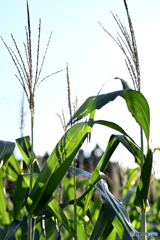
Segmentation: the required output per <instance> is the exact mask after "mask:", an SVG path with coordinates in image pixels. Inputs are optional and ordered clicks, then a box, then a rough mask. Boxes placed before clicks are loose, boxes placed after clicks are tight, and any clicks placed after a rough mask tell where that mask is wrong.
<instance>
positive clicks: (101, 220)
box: [90, 205, 113, 240]
mask: <svg viewBox="0 0 160 240" xmlns="http://www.w3.org/2000/svg"><path fill="white" fill-rule="evenodd" d="M100 229H101V230H100ZM105 229H107V231H105ZM112 230H113V225H112V224H111V222H110V220H109V218H108V216H107V214H106V211H105V208H104V205H102V207H101V210H100V213H99V216H98V219H97V221H96V224H95V226H94V229H93V232H92V234H91V237H90V240H99V239H107V238H108V236H109V235H110V234H111V232H112Z"/></svg>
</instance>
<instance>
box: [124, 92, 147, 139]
mask: <svg viewBox="0 0 160 240" xmlns="http://www.w3.org/2000/svg"><path fill="white" fill-rule="evenodd" d="M121 96H122V97H123V98H124V99H125V100H126V103H127V106H128V109H129V111H130V112H131V113H132V115H133V117H134V118H135V119H136V121H137V123H138V124H139V125H140V126H141V127H142V128H143V130H144V132H145V135H146V138H147V141H149V132H150V110H149V105H148V102H147V100H146V99H145V97H144V96H143V95H142V93H140V92H138V91H134V90H128V91H126V92H123V93H122V94H121Z"/></svg>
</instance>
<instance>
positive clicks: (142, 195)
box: [134, 149, 153, 211]
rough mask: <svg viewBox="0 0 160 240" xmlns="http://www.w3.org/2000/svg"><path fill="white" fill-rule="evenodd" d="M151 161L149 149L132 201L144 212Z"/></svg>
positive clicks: (151, 156)
mask: <svg viewBox="0 0 160 240" xmlns="http://www.w3.org/2000/svg"><path fill="white" fill-rule="evenodd" d="M152 161H153V153H152V151H151V150H150V149H149V150H148V153H147V156H146V159H145V162H144V164H143V168H142V172H141V177H140V179H139V183H138V187H137V192H136V198H135V200H134V204H135V205H136V206H138V207H140V208H141V209H143V210H145V211H146V209H147V207H148V205H147V197H148V190H149V185H150V177H151V171H152Z"/></svg>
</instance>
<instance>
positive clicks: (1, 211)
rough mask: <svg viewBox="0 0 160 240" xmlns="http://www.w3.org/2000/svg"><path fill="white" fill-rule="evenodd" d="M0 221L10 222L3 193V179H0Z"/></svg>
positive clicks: (5, 223)
mask: <svg viewBox="0 0 160 240" xmlns="http://www.w3.org/2000/svg"><path fill="white" fill-rule="evenodd" d="M0 199H1V200H0V222H1V223H2V224H3V225H8V224H10V222H11V216H10V214H9V211H8V205H7V200H6V196H5V194H4V185H3V181H0Z"/></svg>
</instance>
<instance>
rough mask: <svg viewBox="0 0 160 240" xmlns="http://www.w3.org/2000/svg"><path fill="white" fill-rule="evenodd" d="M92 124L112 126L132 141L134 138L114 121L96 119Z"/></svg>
mask: <svg viewBox="0 0 160 240" xmlns="http://www.w3.org/2000/svg"><path fill="white" fill-rule="evenodd" d="M94 124H100V125H103V126H106V127H109V128H112V129H114V130H116V131H118V132H120V133H122V134H123V135H125V136H126V137H128V138H129V139H130V140H131V141H132V142H133V143H135V142H134V140H133V139H132V138H131V137H130V136H129V135H128V134H127V133H126V132H125V131H124V130H123V128H121V127H120V126H119V125H118V124H116V123H114V122H108V121H104V120H98V121H94Z"/></svg>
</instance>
